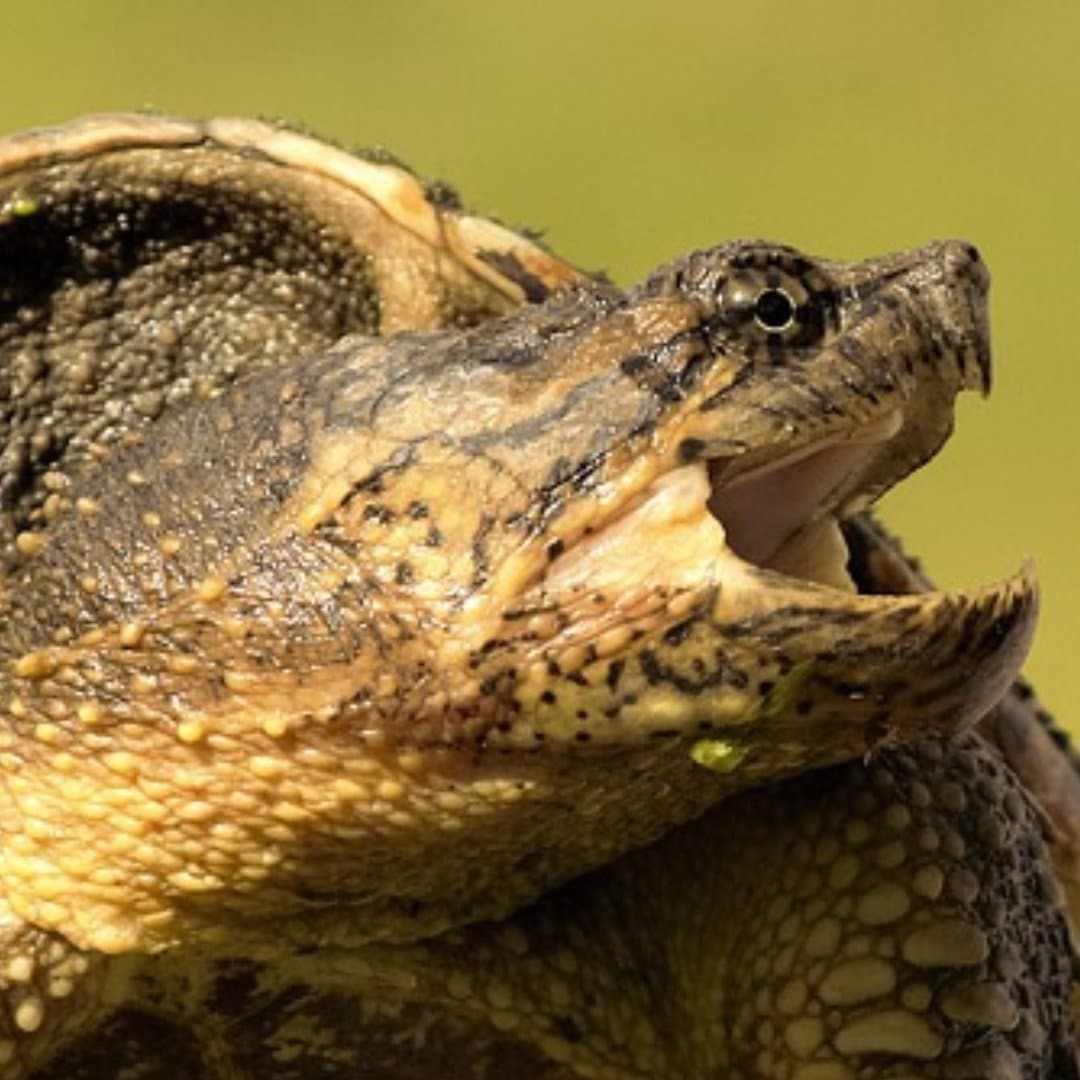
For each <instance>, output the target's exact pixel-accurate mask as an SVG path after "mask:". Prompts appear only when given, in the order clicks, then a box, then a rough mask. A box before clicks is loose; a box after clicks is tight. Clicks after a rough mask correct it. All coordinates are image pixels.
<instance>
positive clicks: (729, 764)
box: [690, 662, 811, 773]
mask: <svg viewBox="0 0 1080 1080" xmlns="http://www.w3.org/2000/svg"><path fill="white" fill-rule="evenodd" d="M810 667H811V665H810V664H809V663H808V662H804V663H802V664H796V665H795V667H793V668H792V669H791V671H790V672H788V674H787V675H786V676H784V677H783V678H782V679H780V680H778V681H777V683H776V686H774V687H773V689H772V690H771V691H769V693H768V694H766V695H765V697H763V698H762V699H761V701H760V702H759V703H758V705H757V706H755V707H754V708H752V709H751V710H750V712H749V713H748V715H747V716H746V717H745V718H744V719H743V721H742V723H741V724H740V727H743V726H744V725H748V724H753V723H756V722H757V721H759V720H771V719H772V718H773V717H774V716H778V715H779V714H780V713H783V712H784V711H786V710H787V708H788V706H789V705H790V704H791V703H792V701H794V700H795V697H796V695H797V694H798V692H799V691H800V690H801V689H802V686H803V684H804V683H805V682H806V677H807V675H809V673H810ZM750 749H751V744H750V743H748V742H733V741H732V740H730V739H724V738H720V737H716V738H709V739H698V741H697V742H696V743H694V744H693V746H691V747H690V759H691V761H693V762H694V763H695V764H697V765H701V766H703V767H704V768H706V769H709V770H711V771H712V772H716V773H731V772H734V771H735V770H736V769H737V768H738V767H739V766H740V765H741V764H742V763H743V761H744V760H745V758H746V755H747V754H748V753H749V752H750Z"/></svg>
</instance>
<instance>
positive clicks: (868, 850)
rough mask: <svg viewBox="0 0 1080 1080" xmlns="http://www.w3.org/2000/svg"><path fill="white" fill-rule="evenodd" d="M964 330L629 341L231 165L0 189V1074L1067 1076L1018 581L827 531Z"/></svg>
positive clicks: (715, 319)
mask: <svg viewBox="0 0 1080 1080" xmlns="http://www.w3.org/2000/svg"><path fill="white" fill-rule="evenodd" d="M986 288H987V275H986V271H985V269H984V267H983V266H982V264H981V262H980V260H979V258H978V255H977V253H976V252H975V251H974V249H973V248H971V247H970V246H969V245H966V244H964V243H962V242H947V243H939V244H935V245H931V246H929V247H927V248H924V249H920V250H918V251H914V252H909V253H905V254H901V255H894V256H887V257H884V258H880V259H874V260H868V261H866V262H864V263H856V264H842V263H835V262H829V261H825V260H816V259H810V258H808V257H806V256H804V255H802V254H801V253H798V252H796V251H794V250H792V249H790V248H787V247H784V246H781V245H775V244H768V243H764V242H759V241H750V242H737V243H732V244H727V245H723V246H720V247H714V248H710V249H707V250H702V251H699V252H695V253H692V254H691V255H688V256H685V257H683V258H681V259H678V260H676V261H674V262H672V263H670V264H669V265H667V266H665V267H661V268H660V269H658V270H657V271H656V272H655V273H654V274H653V275H652V276H651V277H650V278H648V279H647V280H646V281H644V282H643V283H641V284H640V285H638V286H636V287H634V288H633V289H630V290H625V291H624V290H619V289H616V288H614V287H613V286H610V285H608V284H606V283H600V282H595V281H591V280H588V279H585V278H583V277H582V276H581V275H579V274H578V273H577V272H576V271H574V270H573V269H572V268H570V267H568V266H566V265H565V264H563V263H561V262H560V261H559V260H557V259H556V258H555V257H553V256H551V255H549V254H547V253H546V252H544V251H542V250H541V249H540V248H538V247H537V246H535V245H534V244H532V243H531V242H530V241H528V240H527V239H525V238H523V237H520V236H518V235H516V234H514V233H511V232H509V231H507V230H504V229H501V228H500V227H498V226H495V225H493V224H491V223H489V222H486V221H484V220H482V219H479V218H476V217H472V216H470V215H468V214H466V213H464V212H463V211H461V210H460V209H459V208H458V207H457V205H456V203H454V202H453V200H451V199H449V198H448V197H447V196H446V195H445V192H443V191H442V189H439V190H438V191H436V190H434V189H425V188H424V187H423V186H422V185H421V184H420V182H419V181H417V180H416V179H415V178H414V177H412V175H411V174H409V173H408V172H407V171H405V170H404V169H402V168H400V167H399V166H397V165H396V164H393V163H388V162H386V161H383V160H371V159H364V158H362V157H360V158H358V157H352V156H351V155H347V154H345V153H343V152H342V151H339V150H336V149H334V148H331V147H327V146H325V145H324V144H321V143H318V142H316V141H314V140H312V139H309V138H306V137H304V136H299V135H296V134H294V133H291V132H288V131H285V130H283V129H277V128H272V127H269V126H266V125H261V124H256V123H254V122H250V121H231V120H226V121H214V122H210V123H208V124H203V125H199V124H189V123H186V122H182V121H173V120H168V119H165V118H149V117H107V118H97V119H93V118H92V119H89V120H86V121H82V122H79V123H77V124H75V125H72V126H70V127H68V128H66V129H58V130H56V131H51V132H38V133H30V134H28V135H25V136H18V137H15V138H13V139H10V140H7V141H6V142H4V143H2V144H0V359H2V360H3V372H2V374H0V380H5V382H4V383H3V386H2V389H3V391H4V393H3V395H2V404H3V411H2V412H0V424H2V426H3V433H4V438H3V449H2V450H0V454H2V455H3V457H2V459H0V464H2V469H0V542H2V544H3V552H2V556H3V560H4V563H3V565H4V567H5V576H4V580H3V591H2V593H0V604H2V606H3V620H2V628H0V661H2V663H3V674H2V675H0V706H2V710H3V712H2V715H3V718H4V722H3V728H2V731H0V768H2V770H3V776H4V784H3V785H2V786H0V830H2V831H3V834H4V835H3V837H2V838H0V897H2V900H3V916H4V917H3V921H2V922H0V991H2V993H3V995H4V996H3V1000H4V1002H5V1004H6V1009H5V1010H4V1011H3V1016H2V1017H0V1027H2V1028H3V1031H2V1038H0V1070H2V1069H6V1070H7V1071H6V1072H3V1071H0V1075H3V1076H12V1077H21V1076H28V1075H34V1076H38V1077H60V1076H76V1077H78V1076H84V1077H99V1076H127V1075H130V1076H132V1077H134V1076H140V1077H148V1076H160V1077H167V1076H179V1075H184V1076H205V1077H208V1078H209V1077H226V1076H229V1077H233V1076H252V1077H254V1076H267V1077H282V1078H284V1077H301V1076H303V1077H309V1076H312V1077H315V1076H358V1077H380V1076H418V1077H419V1076H437V1075H446V1067H447V1062H453V1063H454V1070H455V1071H454V1075H462V1076H468V1075H475V1076H492V1077H494V1076H508V1075H513V1076H538V1077H540V1076H564V1075H565V1076H569V1075H586V1076H588V1075H595V1076H669V1075H670V1076H759V1075H761V1076H770V1077H777V1078H793V1080H833V1078H837V1080H839V1078H843V1077H863V1076H874V1077H877V1076H883V1077H884V1076H914V1075H918V1076H942V1077H960V1076H976V1075H978V1076H984V1075H985V1076H1002V1077H1005V1076H1033V1077H1034V1076H1044V1075H1045V1076H1051V1075H1053V1076H1068V1075H1073V1074H1074V1073H1073V1072H1070V1071H1069V1070H1074V1069H1075V1060H1074V1056H1073V1052H1072V1050H1071V1022H1070V1018H1069V1013H1068V1001H1069V994H1070V992H1071V988H1072V980H1073V952H1072V945H1071V939H1070V936H1069V935H1070V929H1069V919H1068V913H1067V910H1066V900H1065V893H1064V891H1063V888H1062V886H1063V885H1064V886H1065V887H1069V881H1070V878H1069V872H1068V870H1067V866H1066V864H1067V861H1068V859H1067V857H1063V856H1062V852H1066V856H1067V854H1068V852H1069V851H1070V850H1071V849H1070V848H1069V847H1068V844H1066V843H1063V842H1062V839H1061V838H1062V837H1067V836H1068V828H1067V827H1063V825H1062V823H1065V825H1066V826H1067V824H1068V822H1069V819H1070V816H1071V811H1069V810H1068V809H1067V807H1068V806H1071V805H1073V804H1072V803H1070V802H1069V799H1070V798H1073V795H1072V794H1071V793H1072V788H1071V787H1070V784H1071V780H1070V779H1068V778H1069V777H1070V776H1072V775H1073V774H1072V773H1071V766H1070V767H1069V768H1068V769H1065V770H1059V771H1058V772H1056V773H1053V775H1054V776H1055V777H1057V779H1055V780H1054V781H1053V782H1052V783H1051V782H1050V781H1049V780H1048V779H1047V778H1048V776H1050V774H1051V773H1052V772H1053V765H1054V763H1057V762H1058V761H1059V759H1061V757H1062V755H1061V753H1060V752H1058V753H1056V754H1049V753H1043V754H1037V753H1028V754H1027V755H1026V756H1025V755H1024V754H1022V753H1020V752H1019V749H1018V748H1030V747H1032V746H1033V745H1035V743H1034V741H1033V740H1035V739H1037V736H1035V735H1030V737H1029V728H1030V730H1034V728H1037V727H1038V724H1037V720H1035V719H1032V718H1031V710H1030V709H1029V708H1027V706H1025V704H1024V701H1023V698H1022V696H1021V695H1019V693H1018V692H1017V691H1015V690H1013V691H1010V687H1011V685H1012V684H1013V681H1014V679H1015V678H1016V674H1017V670H1018V668H1019V665H1020V663H1021V661H1022V659H1023V656H1024V653H1025V651H1026V648H1027V645H1028V643H1029V641H1030V637H1031V632H1032V628H1033V625H1034V618H1035V613H1036V606H1037V597H1036V590H1035V586H1034V582H1033V579H1032V577H1031V574H1030V571H1029V570H1027V569H1026V568H1025V569H1024V570H1022V571H1021V572H1020V573H1018V574H1017V575H1015V576H1014V577H1013V578H1011V579H1009V580H1007V581H1005V582H1002V583H1000V584H998V585H993V586H987V587H983V588H981V589H974V590H970V591H967V592H956V593H940V592H934V591H931V590H929V589H928V588H927V587H926V585H925V583H923V582H919V581H915V580H910V581H909V580H907V579H906V578H904V577H903V567H905V566H906V565H907V564H906V563H905V562H904V560H903V559H902V557H901V556H900V555H899V553H898V551H897V549H896V548H895V546H894V545H893V543H892V541H891V540H889V539H888V538H887V537H885V536H884V535H883V534H880V533H877V532H874V531H873V528H872V527H871V526H870V525H869V524H867V525H865V526H864V527H863V531H862V532H861V533H859V535H858V537H857V538H855V534H854V533H853V532H852V531H851V530H852V529H853V528H855V526H853V525H850V524H849V525H848V526H846V527H845V528H846V535H847V539H846V540H845V538H844V534H842V532H841V530H840V526H839V525H838V522H839V521H846V520H849V519H855V517H856V515H858V514H859V513H860V512H861V511H862V509H863V508H864V507H865V506H866V505H867V504H868V503H869V502H870V501H872V500H873V498H875V497H876V496H877V495H879V494H880V493H881V492H882V491H884V490H886V489H887V488H888V487H890V486H891V485H892V484H894V483H896V482H898V481H899V480H901V479H902V478H903V477H904V476H906V475H907V474H908V473H910V472H911V471H912V470H913V469H915V468H918V467H919V466H920V465H922V464H923V463H924V462H925V461H927V460H928V459H929V458H930V457H931V456H933V454H934V453H935V452H936V451H937V450H938V449H939V447H940V446H941V444H942V443H943V442H944V440H945V439H946V438H947V437H948V434H949V432H950V430H951V426H952V408H953V401H954V398H955V396H956V395H957V394H958V393H959V392H961V391H962V390H965V389H976V390H981V391H983V392H985V391H986V390H987V389H988V388H989V378H990V370H989V351H988V337H987V326H986V315H985V295H986ZM375 335H382V336H381V337H379V336H375ZM858 520H863V519H858ZM849 551H850V558H849V556H848V552H849ZM890 568H891V569H890ZM1007 693H1008V694H1010V697H1009V701H1011V702H1013V704H1014V708H1013V712H1012V713H1009V714H1008V715H1009V716H1011V717H1012V726H1011V728H1010V729H1009V730H1010V731H1011V733H1012V740H1011V742H1008V744H1007V745H1006V743H1007V740H1006V737H1005V736H1004V735H1003V736H1002V737H1001V738H1000V739H998V740H997V741H996V742H994V741H993V740H990V741H988V740H987V739H986V738H984V737H980V736H977V735H973V734H963V732H965V731H966V730H967V729H970V728H971V726H972V725H973V724H974V723H975V721H977V720H978V719H979V718H980V717H982V716H983V715H984V714H986V713H987V711H988V710H989V709H990V708H991V707H992V706H994V705H995V704H996V703H997V702H998V701H999V700H1000V699H1001V698H1002V697H1003V695H1006V694H1007ZM998 715H1005V714H1003V713H1001V711H1000V710H999V713H998ZM1029 720H1030V721H1031V724H1030V725H1029V722H1028V721H1029ZM1032 725H1033V727H1032ZM1003 730H1004V729H1003ZM1039 730H1041V729H1039ZM1039 745H1041V744H1039ZM1021 759H1023V761H1024V762H1026V766H1025V767H1024V768H1021V767H1019V763H1020V761H1021ZM1025 769H1026V771H1025ZM781 781H783V782H781ZM747 789H752V790H747ZM1048 791H1050V792H1052V793H1053V794H1054V795H1055V796H1056V797H1057V798H1056V802H1054V806H1055V807H1060V806H1064V807H1066V809H1064V810H1060V809H1059V810H1057V819H1056V820H1057V822H1058V825H1057V827H1056V832H1054V833H1051V832H1048V825H1047V822H1048V820H1049V821H1050V822H1051V823H1052V822H1053V821H1054V820H1055V818H1054V814H1053V812H1051V811H1048V810H1047V809H1046V805H1045V804H1046V803H1047V802H1048V801H1053V800H1048V799H1047V796H1046V793H1047V792H1048ZM1036 798H1038V799H1039V802H1038V803H1036V801H1035V799H1036ZM1048 813H1049V815H1050V816H1049V819H1048V817H1047V814H1048ZM1047 840H1050V841H1051V843H1050V846H1049V847H1048V846H1047ZM1062 867H1066V869H1065V870H1064V871H1063V870H1062ZM583 875H584V876H583ZM4 973H6V975H5V974H4ZM1055 1070H1056V1071H1055Z"/></svg>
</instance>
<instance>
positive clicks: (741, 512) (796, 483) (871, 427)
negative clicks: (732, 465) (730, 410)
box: [709, 413, 900, 566]
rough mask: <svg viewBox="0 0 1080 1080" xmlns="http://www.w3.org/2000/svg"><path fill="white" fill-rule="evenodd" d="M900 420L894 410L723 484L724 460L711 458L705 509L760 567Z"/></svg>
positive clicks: (824, 503) (730, 542)
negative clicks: (837, 437)
mask: <svg viewBox="0 0 1080 1080" xmlns="http://www.w3.org/2000/svg"><path fill="white" fill-rule="evenodd" d="M899 425H900V416H899V414H898V413H892V414H890V415H889V416H887V417H884V418H883V419H881V420H877V421H874V422H872V423H870V424H864V425H861V426H860V427H858V428H855V429H854V430H853V431H851V432H850V433H849V435H848V436H847V437H845V438H844V439H842V440H840V441H835V442H830V443H827V444H825V445H822V444H818V446H817V447H816V448H815V447H807V448H805V449H804V450H802V451H799V452H796V453H794V454H793V455H791V457H789V458H788V459H787V460H783V459H782V460H781V461H779V462H776V463H774V464H772V465H769V466H765V467H763V468H761V469H755V470H753V471H752V472H751V473H749V474H747V475H746V476H741V477H738V478H736V479H735V480H733V481H730V482H727V483H725V482H724V481H723V478H722V475H721V473H722V471H723V469H724V468H725V467H726V465H727V463H726V462H719V461H717V462H711V463H710V466H709V469H710V480H711V481H712V494H711V495H710V497H709V511H710V512H711V513H712V514H713V515H714V516H715V517H716V519H717V520H718V521H719V522H720V523H721V524H722V525H723V527H724V532H725V534H726V538H727V544H728V546H729V547H730V548H731V549H732V550H733V551H734V552H735V553H736V554H737V555H739V556H740V557H741V558H743V559H746V560H748V561H749V562H752V563H756V564H757V565H759V566H761V565H764V564H765V563H767V562H768V561H769V559H771V558H772V557H773V556H774V555H775V554H776V552H777V551H779V549H780V548H781V547H783V545H784V543H785V542H786V541H787V540H788V539H790V538H791V537H792V536H793V535H794V534H795V533H797V532H798V531H799V530H800V529H802V528H803V527H804V526H805V525H807V524H808V523H810V522H811V521H813V520H814V518H815V516H817V515H818V514H819V512H820V510H821V508H822V507H823V506H827V505H828V500H829V496H830V495H831V494H832V493H833V492H834V491H836V489H837V488H838V487H840V485H841V484H843V483H844V481H845V480H846V479H847V478H848V477H850V476H851V475H852V474H853V473H855V472H856V471H858V470H860V469H861V468H862V467H863V465H864V464H865V462H866V460H867V459H868V458H869V457H871V456H873V455H874V454H875V453H876V452H877V451H878V450H879V449H880V447H881V445H882V443H884V442H886V441H887V440H888V439H889V438H891V436H892V435H894V434H895V433H896V430H897V429H898V427H899Z"/></svg>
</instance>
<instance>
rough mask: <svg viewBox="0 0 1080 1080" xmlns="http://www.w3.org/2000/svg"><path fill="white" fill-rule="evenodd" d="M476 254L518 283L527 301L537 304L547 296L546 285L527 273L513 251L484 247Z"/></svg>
mask: <svg viewBox="0 0 1080 1080" xmlns="http://www.w3.org/2000/svg"><path fill="white" fill-rule="evenodd" d="M476 254H477V256H478V257H479V258H480V260H481V261H482V262H486V263H487V264H488V266H490V267H492V269H494V270H498V272H499V273H500V274H502V275H503V276H504V277H507V278H509V279H510V280H511V281H512V282H514V284H515V285H520V286H521V291H522V292H523V293H524V294H525V300H526V302H527V303H530V304H539V303H542V302H543V301H544V300H546V299H547V298H548V296H549V292H548V288H547V286H546V285H545V284H544V283H543V282H542V281H541V280H540V279H539V278H538V277H536V275H535V274H531V273H529V271H528V270H526V269H525V267H524V266H522V264H521V260H520V259H519V258H518V257H517V255H515V254H514V252H512V251H496V250H493V249H490V248H485V249H482V250H480V251H478V252H477V253H476Z"/></svg>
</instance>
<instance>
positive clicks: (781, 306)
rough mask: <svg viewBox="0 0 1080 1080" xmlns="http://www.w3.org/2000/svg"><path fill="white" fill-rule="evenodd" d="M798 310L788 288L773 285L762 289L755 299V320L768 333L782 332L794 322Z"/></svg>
mask: <svg viewBox="0 0 1080 1080" xmlns="http://www.w3.org/2000/svg"><path fill="white" fill-rule="evenodd" d="M797 310H798V309H797V307H796V304H795V301H794V300H793V299H792V298H791V295H790V294H789V293H788V292H787V290H786V289H783V288H781V287H780V286H779V285H771V286H769V288H767V289H762V290H761V292H760V293H758V295H757V299H756V300H755V301H754V321H755V322H756V323H757V324H758V326H760V327H761V329H762V330H764V331H766V332H767V333H770V334H778V333H782V332H783V331H785V330H787V329H789V328H790V327H791V326H792V325H793V324H794V322H795V316H796V314H797Z"/></svg>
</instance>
